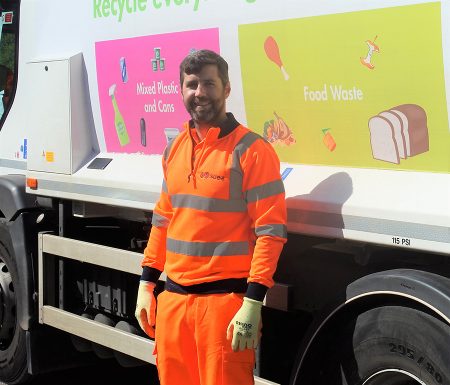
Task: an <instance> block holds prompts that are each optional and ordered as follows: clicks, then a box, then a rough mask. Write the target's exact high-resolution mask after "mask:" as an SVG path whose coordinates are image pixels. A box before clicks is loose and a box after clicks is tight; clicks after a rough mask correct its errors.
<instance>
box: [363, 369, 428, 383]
mask: <svg viewBox="0 0 450 385" xmlns="http://www.w3.org/2000/svg"><path fill="white" fill-rule="evenodd" d="M362 385H427V384H426V383H425V382H423V381H422V380H420V379H419V378H417V377H416V376H415V375H413V374H411V373H408V372H405V371H404V370H400V369H386V370H381V371H379V372H377V373H375V374H372V375H371V376H370V377H369V378H368V379H366V380H365V381H364V382H363V383H362Z"/></svg>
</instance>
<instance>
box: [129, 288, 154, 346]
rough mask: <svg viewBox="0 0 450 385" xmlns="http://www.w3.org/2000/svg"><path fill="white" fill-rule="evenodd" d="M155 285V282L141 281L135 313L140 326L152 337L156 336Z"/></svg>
mask: <svg viewBox="0 0 450 385" xmlns="http://www.w3.org/2000/svg"><path fill="white" fill-rule="evenodd" d="M155 286H156V284H155V283H154V282H146V281H141V282H140V283H139V289H138V295H137V301H136V311H135V313H134V316H135V317H136V318H137V320H138V322H139V326H140V327H141V329H142V330H143V331H144V332H145V334H147V335H148V336H149V337H150V338H155V321H156V298H155V295H154V293H153V291H154V289H155Z"/></svg>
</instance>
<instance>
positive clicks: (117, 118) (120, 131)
mask: <svg viewBox="0 0 450 385" xmlns="http://www.w3.org/2000/svg"><path fill="white" fill-rule="evenodd" d="M115 92H116V85H115V84H113V85H112V86H111V87H109V96H110V97H111V100H112V104H113V108H114V125H115V126H116V132H117V137H118V138H119V142H120V145H121V146H125V145H126V144H128V143H130V138H129V136H128V131H127V127H126V126H125V121H124V120H123V116H122V114H121V113H120V111H119V106H118V105H117V100H116V96H115Z"/></svg>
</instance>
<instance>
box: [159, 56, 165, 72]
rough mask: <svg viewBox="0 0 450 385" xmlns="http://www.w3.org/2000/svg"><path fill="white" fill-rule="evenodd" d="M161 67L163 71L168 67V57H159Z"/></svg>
mask: <svg viewBox="0 0 450 385" xmlns="http://www.w3.org/2000/svg"><path fill="white" fill-rule="evenodd" d="M159 69H160V70H161V71H164V70H165V69H166V59H159Z"/></svg>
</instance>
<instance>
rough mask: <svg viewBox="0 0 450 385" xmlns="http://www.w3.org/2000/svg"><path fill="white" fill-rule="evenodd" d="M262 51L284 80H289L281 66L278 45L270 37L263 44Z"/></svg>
mask: <svg viewBox="0 0 450 385" xmlns="http://www.w3.org/2000/svg"><path fill="white" fill-rule="evenodd" d="M264 51H266V55H267V57H268V58H269V60H271V61H272V62H274V63H275V64H276V65H277V66H278V67H279V68H280V70H281V73H282V74H283V76H284V79H285V80H289V74H288V73H287V72H286V70H285V68H284V66H283V61H282V60H281V56H280V49H279V48H278V43H277V42H276V40H275V39H274V38H273V37H272V36H269V37H268V38H267V39H266V41H265V42H264Z"/></svg>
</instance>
